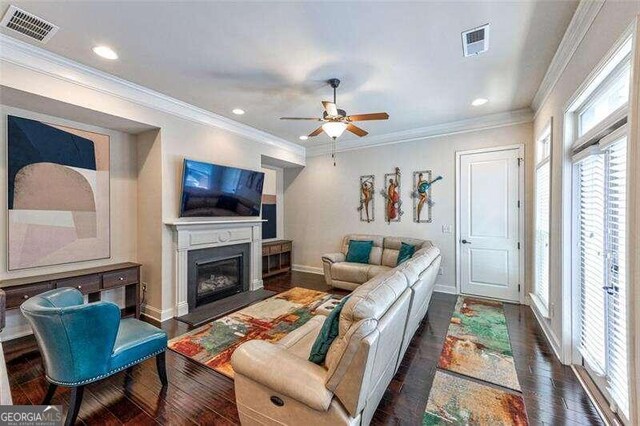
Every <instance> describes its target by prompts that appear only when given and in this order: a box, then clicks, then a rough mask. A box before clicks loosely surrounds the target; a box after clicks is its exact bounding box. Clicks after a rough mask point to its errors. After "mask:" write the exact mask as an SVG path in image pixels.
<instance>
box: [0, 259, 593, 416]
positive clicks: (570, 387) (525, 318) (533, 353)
mask: <svg viewBox="0 0 640 426" xmlns="http://www.w3.org/2000/svg"><path fill="white" fill-rule="evenodd" d="M293 286H300V287H308V288H314V289H318V290H323V291H326V290H327V287H326V285H325V284H324V280H323V278H322V276H320V275H313V274H305V273H296V272H293V273H291V274H287V275H282V276H276V277H272V278H270V279H268V280H267V281H266V282H265V288H267V289H269V290H274V291H278V292H280V291H284V290H286V289H288V288H290V287H293ZM455 301H456V298H455V296H451V295H447V294H442V293H434V295H433V298H432V300H431V305H430V307H429V311H428V314H427V316H426V318H425V320H424V321H423V323H422V325H421V326H420V328H419V329H418V331H417V332H416V335H415V337H414V338H413V340H412V342H411V345H410V347H409V349H408V351H407V353H406V355H405V357H404V359H403V361H402V363H401V367H400V369H399V371H398V374H397V375H396V376H395V377H394V379H393V381H392V382H391V384H390V386H389V388H388V389H387V391H386V393H385V395H384V397H383V399H382V401H381V402H380V405H379V406H378V410H377V412H376V415H375V417H374V420H373V423H372V424H375V425H400V424H402V425H418V424H421V422H422V412H423V410H424V407H425V405H426V403H427V397H428V395H429V390H430V388H431V382H432V380H433V376H434V373H435V368H436V364H437V360H438V357H439V355H440V351H441V349H442V343H443V341H444V337H445V335H446V332H447V328H448V325H449V319H450V318H451V314H452V312H453V308H454V305H455ZM505 312H506V316H507V321H508V326H509V333H510V337H511V344H512V346H513V352H514V357H515V361H516V369H517V372H518V379H519V380H520V384H521V386H522V389H523V394H524V398H525V403H526V407H527V413H528V415H529V420H530V423H531V424H533V425H543V424H544V425H593V424H602V422H601V420H600V418H599V417H598V414H597V412H596V410H595V408H594V407H593V406H592V404H591V402H590V401H589V399H588V397H587V395H586V394H585V392H584V391H583V390H582V388H581V386H580V384H579V383H578V381H577V379H576V378H575V376H574V374H573V372H572V371H571V369H570V368H568V367H565V366H563V365H561V364H560V363H559V362H558V360H557V359H556V358H555V355H554V354H553V352H552V350H551V348H550V347H549V345H548V343H547V342H546V340H545V337H544V335H543V333H542V330H541V329H540V327H539V325H538V324H537V322H536V320H535V318H534V317H533V314H532V312H531V310H530V309H529V308H528V307H527V306H518V305H506V308H505ZM162 327H163V328H164V329H165V330H166V331H167V333H168V334H169V336H170V337H174V336H177V335H179V334H182V333H184V332H186V331H187V330H188V326H187V325H186V324H185V323H182V322H179V321H177V320H170V321H166V322H165V323H163V324H162ZM4 352H5V357H6V359H7V368H8V371H9V380H10V384H11V392H12V396H13V402H14V404H21V405H28V404H39V403H40V401H41V400H42V399H43V397H44V395H45V391H46V380H45V378H44V375H43V366H42V360H41V358H40V355H39V353H38V351H37V348H36V346H35V341H34V339H33V338H32V337H26V338H22V339H16V340H13V341H10V342H6V343H5V344H4ZM167 371H168V375H169V386H168V387H167V388H166V389H164V390H162V389H161V385H160V380H159V379H158V376H157V374H156V368H155V362H154V361H153V360H148V361H145V362H143V363H141V364H139V365H137V366H136V367H134V368H133V369H132V371H131V373H130V374H127V373H125V372H121V373H119V374H116V375H114V376H111V377H109V378H107V379H105V380H102V381H99V382H97V383H93V384H91V385H89V386H87V389H86V390H85V397H84V401H83V403H82V407H81V409H80V415H79V417H78V423H79V424H87V425H94V424H99V425H110V424H113V425H120V424H127V425H146V424H171V425H183V424H184V425H192V424H209V425H226V424H238V423H239V419H238V412H237V409H236V405H235V394H234V388H233V381H232V380H230V379H228V378H226V377H224V376H222V375H220V374H218V373H216V372H215V371H213V370H210V369H208V368H206V367H204V366H202V365H200V364H197V363H195V362H193V361H191V360H189V359H187V358H185V357H183V356H182V355H179V354H176V353H174V352H172V351H168V353H167ZM68 400H69V391H68V390H65V389H60V390H59V391H58V392H57V393H56V396H55V397H54V400H53V403H54V404H61V405H63V406H64V408H65V410H66V406H67V404H68Z"/></svg>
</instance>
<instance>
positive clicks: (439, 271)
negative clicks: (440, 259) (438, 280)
mask: <svg viewBox="0 0 640 426" xmlns="http://www.w3.org/2000/svg"><path fill="white" fill-rule="evenodd" d="M443 274H444V267H443V266H441V267H440V269H438V275H443Z"/></svg>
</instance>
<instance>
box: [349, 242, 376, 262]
mask: <svg viewBox="0 0 640 426" xmlns="http://www.w3.org/2000/svg"><path fill="white" fill-rule="evenodd" d="M372 248H373V241H357V240H352V241H349V248H348V249H347V262H355V263H366V264H368V263H369V254H371V249H372Z"/></svg>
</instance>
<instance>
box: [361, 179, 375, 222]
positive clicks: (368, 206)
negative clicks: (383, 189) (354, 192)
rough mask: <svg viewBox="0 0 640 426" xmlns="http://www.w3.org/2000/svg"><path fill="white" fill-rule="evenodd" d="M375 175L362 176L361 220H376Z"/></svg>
mask: <svg viewBox="0 0 640 426" xmlns="http://www.w3.org/2000/svg"><path fill="white" fill-rule="evenodd" d="M375 190H376V189H375V177H374V176H373V175H366V176H360V206H359V207H358V211H359V212H360V221H361V222H367V223H369V222H373V221H374V220H375V207H374V199H373V195H374V194H375Z"/></svg>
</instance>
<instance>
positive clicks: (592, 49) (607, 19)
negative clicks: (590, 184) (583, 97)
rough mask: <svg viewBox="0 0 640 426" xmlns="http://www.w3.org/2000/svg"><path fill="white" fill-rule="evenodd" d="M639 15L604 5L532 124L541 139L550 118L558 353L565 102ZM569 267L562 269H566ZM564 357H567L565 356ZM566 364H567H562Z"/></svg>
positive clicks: (553, 336)
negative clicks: (551, 130) (551, 126)
mask: <svg viewBox="0 0 640 426" xmlns="http://www.w3.org/2000/svg"><path fill="white" fill-rule="evenodd" d="M638 13H640V2H637V1H636V2H632V1H630V2H615V1H614V2H611V1H609V2H605V3H604V5H603V6H602V8H601V9H600V12H599V13H598V15H597V16H596V19H595V20H594V22H593V23H592V25H591V27H590V28H589V31H588V32H587V34H586V35H585V37H584V39H583V40H582V42H581V43H580V45H579V46H578V49H577V50H576V51H575V53H574V55H573V57H572V58H571V60H570V62H569V64H568V65H567V67H566V68H565V70H564V72H563V73H562V75H561V77H560V79H559V80H558V82H557V83H556V85H555V86H554V88H553V90H552V91H551V93H550V95H549V96H548V97H547V99H546V100H545V101H544V102H543V104H542V105H541V106H540V108H538V110H537V112H536V117H535V121H534V129H535V130H534V132H535V135H540V134H541V133H542V132H543V130H544V128H545V126H547V125H548V123H549V120H550V118H551V117H553V147H552V154H551V165H552V172H551V187H552V188H551V241H550V251H551V254H550V260H551V262H550V273H551V276H550V282H549V284H550V298H549V304H550V310H551V313H550V314H551V315H550V316H551V318H550V319H544V318H542V317H540V318H541V320H542V325H543V327H544V328H545V331H546V332H547V333H548V335H549V337H550V340H551V341H552V344H553V345H554V346H555V349H556V351H557V352H558V353H562V352H567V350H566V347H565V348H564V349H565V350H564V351H563V348H562V347H561V342H562V341H563V338H569V336H568V333H567V332H565V336H563V323H562V316H563V308H564V306H563V305H566V306H568V305H569V304H570V300H564V301H563V298H562V272H563V269H562V266H563V265H562V262H563V258H562V250H563V243H562V240H561V224H562V210H561V208H559V207H560V206H562V204H563V198H562V182H561V179H562V166H563V164H562V163H563V160H564V159H565V158H566V157H565V156H567V155H568V154H567V153H568V149H567V148H568V147H567V146H565V145H566V144H567V143H568V142H566V141H564V140H563V132H564V112H565V109H566V108H567V107H568V105H567V102H568V101H569V99H570V98H571V97H572V96H573V94H574V93H575V92H576V91H577V90H578V87H579V86H580V85H581V84H582V83H583V82H584V81H585V80H586V78H587V77H588V75H589V73H591V72H592V71H593V69H594V68H595V67H596V65H597V64H598V63H599V62H600V61H601V60H602V58H603V57H604V56H605V55H606V54H607V52H608V51H609V49H611V47H612V46H613V45H614V44H615V42H616V41H617V40H618V39H619V38H620V36H621V35H622V33H623V32H624V31H625V30H626V29H627V28H628V26H629V25H630V24H631V22H632V20H633V19H634V18H635V16H636V15H637V14H638ZM569 267H570V265H565V270H566V268H569ZM564 355H567V356H568V354H564ZM565 361H566V360H565Z"/></svg>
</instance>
